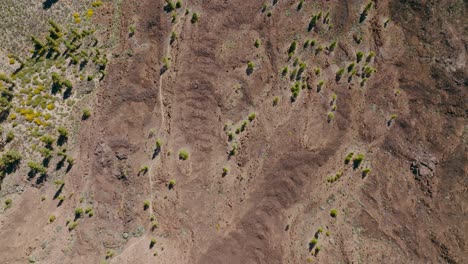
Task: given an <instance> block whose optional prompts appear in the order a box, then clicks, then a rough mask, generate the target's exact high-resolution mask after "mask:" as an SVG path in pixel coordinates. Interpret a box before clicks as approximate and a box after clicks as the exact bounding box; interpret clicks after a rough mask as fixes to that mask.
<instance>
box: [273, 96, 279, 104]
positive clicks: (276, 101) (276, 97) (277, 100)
mask: <svg viewBox="0 0 468 264" xmlns="http://www.w3.org/2000/svg"><path fill="white" fill-rule="evenodd" d="M278 103H279V97H278V96H275V97H274V98H273V105H274V106H276V105H278Z"/></svg>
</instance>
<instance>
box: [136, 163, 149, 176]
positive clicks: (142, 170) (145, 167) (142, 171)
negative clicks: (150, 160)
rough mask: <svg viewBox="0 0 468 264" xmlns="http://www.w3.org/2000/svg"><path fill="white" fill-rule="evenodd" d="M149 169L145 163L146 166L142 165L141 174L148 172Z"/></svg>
mask: <svg viewBox="0 0 468 264" xmlns="http://www.w3.org/2000/svg"><path fill="white" fill-rule="evenodd" d="M148 170H149V168H148V166H146V165H145V166H142V167H141V168H140V171H139V172H138V173H139V174H146V173H147V172H148Z"/></svg>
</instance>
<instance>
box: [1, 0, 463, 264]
mask: <svg viewBox="0 0 468 264" xmlns="http://www.w3.org/2000/svg"><path fill="white" fill-rule="evenodd" d="M277 2H278V3H276V4H272V3H271V2H270V1H267V6H268V7H267V9H266V10H265V11H264V12H262V6H263V4H264V3H263V2H260V1H245V0H231V1H215V0H198V1H193V0H192V1H183V3H182V8H180V9H176V11H175V12H177V22H176V23H172V22H171V13H167V12H164V9H163V8H164V6H165V1H162V0H145V1H137V3H136V2H135V1H122V2H119V1H116V2H106V3H105V5H104V7H103V9H102V10H101V11H100V13H99V14H97V17H96V18H95V19H96V23H99V24H100V25H102V27H103V28H107V29H108V32H107V34H103V35H102V37H103V38H106V37H107V38H110V35H111V34H112V27H113V26H111V23H110V22H109V21H111V20H112V17H115V13H116V12H120V13H121V14H122V16H121V17H120V20H119V24H118V29H119V30H120V36H119V37H118V39H119V42H118V45H117V46H116V47H115V48H113V49H112V50H110V51H109V52H112V54H113V56H112V59H111V64H110V67H109V70H108V74H107V76H106V78H105V79H104V82H103V84H102V85H101V87H99V89H98V91H97V93H96V94H95V95H94V96H93V99H92V100H89V101H85V102H82V103H83V104H84V105H86V106H87V107H90V108H92V109H93V115H92V116H91V117H90V118H89V119H88V120H86V121H80V127H79V131H78V133H77V134H76V135H75V136H74V138H73V142H74V145H73V147H72V148H71V151H72V152H73V153H74V157H75V165H74V166H73V168H72V169H71V171H70V172H69V174H68V175H67V178H66V181H65V185H64V189H63V190H62V193H63V194H65V195H66V196H67V197H68V196H69V195H70V194H71V193H73V194H74V195H73V196H71V197H70V198H69V199H67V200H66V201H65V202H64V203H63V204H62V205H61V206H57V201H55V200H52V197H53V196H54V193H55V192H56V187H55V186H53V185H52V184H51V183H49V184H45V185H41V186H35V185H34V184H22V185H21V186H25V187H24V191H23V192H21V193H15V191H14V187H13V186H14V185H13V184H10V182H9V180H8V179H6V180H5V183H4V185H5V186H7V187H5V188H2V196H4V197H13V198H14V199H13V201H14V203H13V206H12V207H11V208H9V209H8V210H4V211H3V212H2V213H1V214H0V257H1V259H3V260H2V263H26V262H27V261H28V260H29V261H30V262H31V261H36V263H100V262H101V261H106V263H203V264H204V263H233V264H234V263H243V264H247V263H249V264H250V263H268V264H272V263H308V262H312V263H467V262H468V258H467V252H468V248H467V247H468V246H467V244H466V239H467V234H468V218H467V206H468V202H467V201H468V192H467V186H468V185H467V181H468V178H467V171H468V162H467V156H468V155H467V144H466V143H467V139H468V137H467V132H466V127H467V123H466V114H467V111H466V106H467V87H466V85H467V82H466V77H467V76H466V75H467V72H466V23H465V22H466V19H464V16H463V15H464V14H465V13H466V12H465V9H466V3H465V2H463V1H455V0H453V1H448V0H447V1H405V0H395V1H383V0H379V1H375V6H374V7H372V9H371V10H370V12H369V15H368V16H367V17H366V19H365V21H364V22H362V23H359V19H360V13H361V12H362V10H363V9H364V7H365V5H366V4H367V2H364V1H305V2H304V4H303V7H302V9H301V10H299V11H297V5H298V4H299V1H281V0H280V1H277ZM116 3H121V5H119V6H118V8H117V6H116ZM58 5H60V2H59V3H56V4H55V5H54V6H58ZM52 8H53V7H52ZM186 8H187V9H188V10H189V11H188V14H186V13H185V9H186ZM320 11H322V12H323V13H322V17H321V19H319V21H320V22H319V25H317V26H316V27H315V28H314V29H312V30H311V31H310V32H309V31H308V30H307V27H308V25H309V22H310V20H311V16H312V15H314V14H317V13H318V12H320ZM327 11H330V23H328V24H326V23H322V22H321V21H322V20H323V19H324V16H325V13H326V12H327ZM193 12H196V13H198V14H199V15H200V18H199V21H198V22H196V23H192V22H191V18H192V14H193ZM269 12H271V13H270V14H271V16H269V15H268V13H269ZM387 18H391V20H390V21H389V22H388V25H387V26H386V27H385V26H384V24H385V21H386V19H387ZM133 24H134V25H136V32H135V34H134V35H133V36H129V27H130V26H131V25H133ZM330 24H331V25H333V26H332V27H330ZM171 32H174V33H175V34H176V35H177V39H175V40H174V41H173V42H172V43H171V40H170V38H171ZM359 36H363V39H362V40H361V43H360V44H358V43H357V42H356V40H355V39H354V38H355V37H359ZM256 39H259V40H260V45H259V47H258V48H256V47H255V46H254V43H255V40H256ZM307 39H315V40H316V45H315V47H310V46H309V47H307V48H304V47H303V44H304V42H305V41H306V40H307ZM293 41H297V48H296V50H295V51H294V54H293V55H292V56H291V58H288V49H290V45H291V43H292V42H293ZM333 41H337V42H338V43H337V47H336V48H335V49H334V50H333V51H329V50H328V51H327V49H326V47H329V45H331V43H332V42H333ZM318 45H323V47H324V48H325V49H324V50H323V51H321V52H317V51H316V48H317V46H318ZM358 51H362V52H363V53H364V54H365V55H364V56H367V55H368V54H369V52H371V51H373V52H375V57H373V58H371V59H370V60H369V63H368V65H370V66H372V67H374V68H375V69H377V71H376V72H374V73H372V76H371V77H369V78H368V79H366V80H367V81H365V84H364V85H361V83H360V82H361V80H362V79H363V76H362V73H361V75H356V76H354V77H353V78H352V79H351V81H348V78H347V76H348V75H346V76H344V77H342V78H341V79H340V80H339V81H337V80H336V73H337V71H339V69H340V68H346V72H347V73H348V70H347V67H348V66H349V65H350V64H351V63H353V62H355V61H356V52H358ZM163 58H170V67H169V68H168V69H167V70H164V69H163V68H164V63H163V60H164V59H163ZM295 58H299V59H300V62H304V63H305V64H307V68H306V70H305V72H304V73H303V75H302V77H303V78H299V79H298V80H299V82H300V83H301V85H302V84H304V86H309V87H305V88H304V89H302V88H301V89H300V93H299V95H298V96H297V98H295V100H291V86H293V85H294V84H295V82H296V80H293V81H291V80H290V78H289V75H290V72H291V71H292V70H293V69H298V68H299V66H294V60H295ZM364 60H366V57H364ZM249 61H252V62H253V63H254V64H255V67H254V69H253V72H251V73H249V72H248V69H247V68H248V66H247V63H248V62H249ZM286 65H288V67H289V72H288V74H287V76H286V77H285V76H282V74H281V72H282V69H283V67H284V66H286ZM317 67H318V68H320V69H321V73H320V75H318V76H317V75H316V74H315V73H314V69H315V68H317ZM355 67H356V68H359V69H360V67H365V65H364V62H361V63H360V64H358V65H357V66H355ZM321 80H324V81H325V83H324V85H323V86H322V87H321V88H320V89H318V88H317V84H318V83H319V81H321ZM318 90H320V91H318ZM276 96H278V98H279V101H278V102H277V103H274V98H275V97H276ZM335 96H336V97H335ZM334 105H336V108H335V109H333V106H334ZM251 113H256V116H255V118H254V119H253V120H251V121H249V120H248V116H249V114H251ZM329 113H333V116H332V117H330V115H329ZM392 115H397V117H396V119H395V118H393V119H392ZM244 120H245V121H246V126H245V129H243V131H241V132H239V133H238V134H237V133H235V130H236V129H237V128H238V127H241V126H242V122H243V121H244ZM229 132H232V133H233V135H234V136H233V137H234V139H233V140H232V141H229V139H228V133H229ZM157 139H159V140H160V141H161V142H162V147H161V148H160V149H157V148H156V140H157ZM233 144H236V146H237V153H236V155H229V152H230V150H231V149H232V145H233ZM155 150H156V151H155ZM180 150H186V151H187V152H188V153H189V158H188V159H187V160H182V159H180V158H179V151H180ZM350 152H353V153H354V155H353V157H356V156H357V155H358V154H363V155H364V157H365V158H364V160H363V161H362V162H361V164H357V165H358V166H356V167H357V168H353V164H352V163H353V160H351V161H350V163H349V164H345V163H344V161H345V157H346V156H347V155H348V153H350ZM143 166H148V169H147V172H139V171H140V168H142V167H143ZM224 167H226V168H228V170H229V172H228V173H227V174H226V175H223V168H224ZM365 168H370V169H371V171H370V172H369V173H368V174H367V175H365V176H364V174H363V172H362V170H363V169H365ZM340 172H341V176H340V177H338V179H337V180H335V181H333V182H330V181H327V179H328V178H329V177H331V176H333V175H336V174H337V173H340ZM170 180H175V186H174V187H173V188H169V182H170ZM43 195H46V196H47V197H48V199H47V200H46V201H44V202H41V201H40V197H41V196H43ZM80 197H83V200H82V201H80ZM2 198H3V197H2ZM2 200H3V199H2ZM145 201H147V202H149V204H148V208H144V207H145V206H144V203H145ZM87 206H92V208H93V210H94V213H95V214H94V216H92V217H88V216H86V217H83V218H82V219H79V220H78V226H77V227H76V228H75V229H74V230H71V231H69V229H68V228H67V227H66V220H67V219H73V215H74V213H73V212H74V209H75V208H77V207H83V208H85V207H87ZM331 210H336V211H337V216H336V217H331V216H330V212H331ZM52 213H53V214H55V215H56V216H57V220H55V222H54V223H48V219H49V215H51V214H52ZM152 215H154V219H155V220H153V221H152V220H151V219H150V218H151V216H152ZM154 221H157V224H158V226H157V228H154V229H153V228H152V222H154ZM319 228H322V229H323V232H322V233H318V234H317V237H318V239H317V241H318V243H317V245H313V246H311V245H310V241H311V239H313V238H314V235H315V234H316V232H317V230H318V229H319ZM152 238H155V239H156V243H155V245H154V246H151V245H150V241H151V239H152ZM318 247H320V252H319V253H318V252H317V254H315V252H316V249H317V248H318ZM109 250H110V251H111V252H112V256H109V257H108V258H107V259H106V258H105V256H106V252H108V251H109ZM155 252H156V253H157V256H155ZM109 255H110V254H109Z"/></svg>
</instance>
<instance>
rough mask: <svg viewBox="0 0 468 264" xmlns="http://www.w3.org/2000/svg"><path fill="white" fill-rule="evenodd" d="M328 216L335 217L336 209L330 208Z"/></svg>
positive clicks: (336, 214)
mask: <svg viewBox="0 0 468 264" xmlns="http://www.w3.org/2000/svg"><path fill="white" fill-rule="evenodd" d="M330 216H331V217H333V218H336V217H337V216H338V211H336V209H332V210H331V211H330Z"/></svg>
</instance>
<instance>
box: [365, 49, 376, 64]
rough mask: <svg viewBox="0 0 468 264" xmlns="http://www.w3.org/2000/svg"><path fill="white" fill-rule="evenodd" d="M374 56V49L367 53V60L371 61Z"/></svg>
mask: <svg viewBox="0 0 468 264" xmlns="http://www.w3.org/2000/svg"><path fill="white" fill-rule="evenodd" d="M374 57H375V52H373V51H371V52H369V54H367V57H366V62H371V61H372V59H373V58H374Z"/></svg>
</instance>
